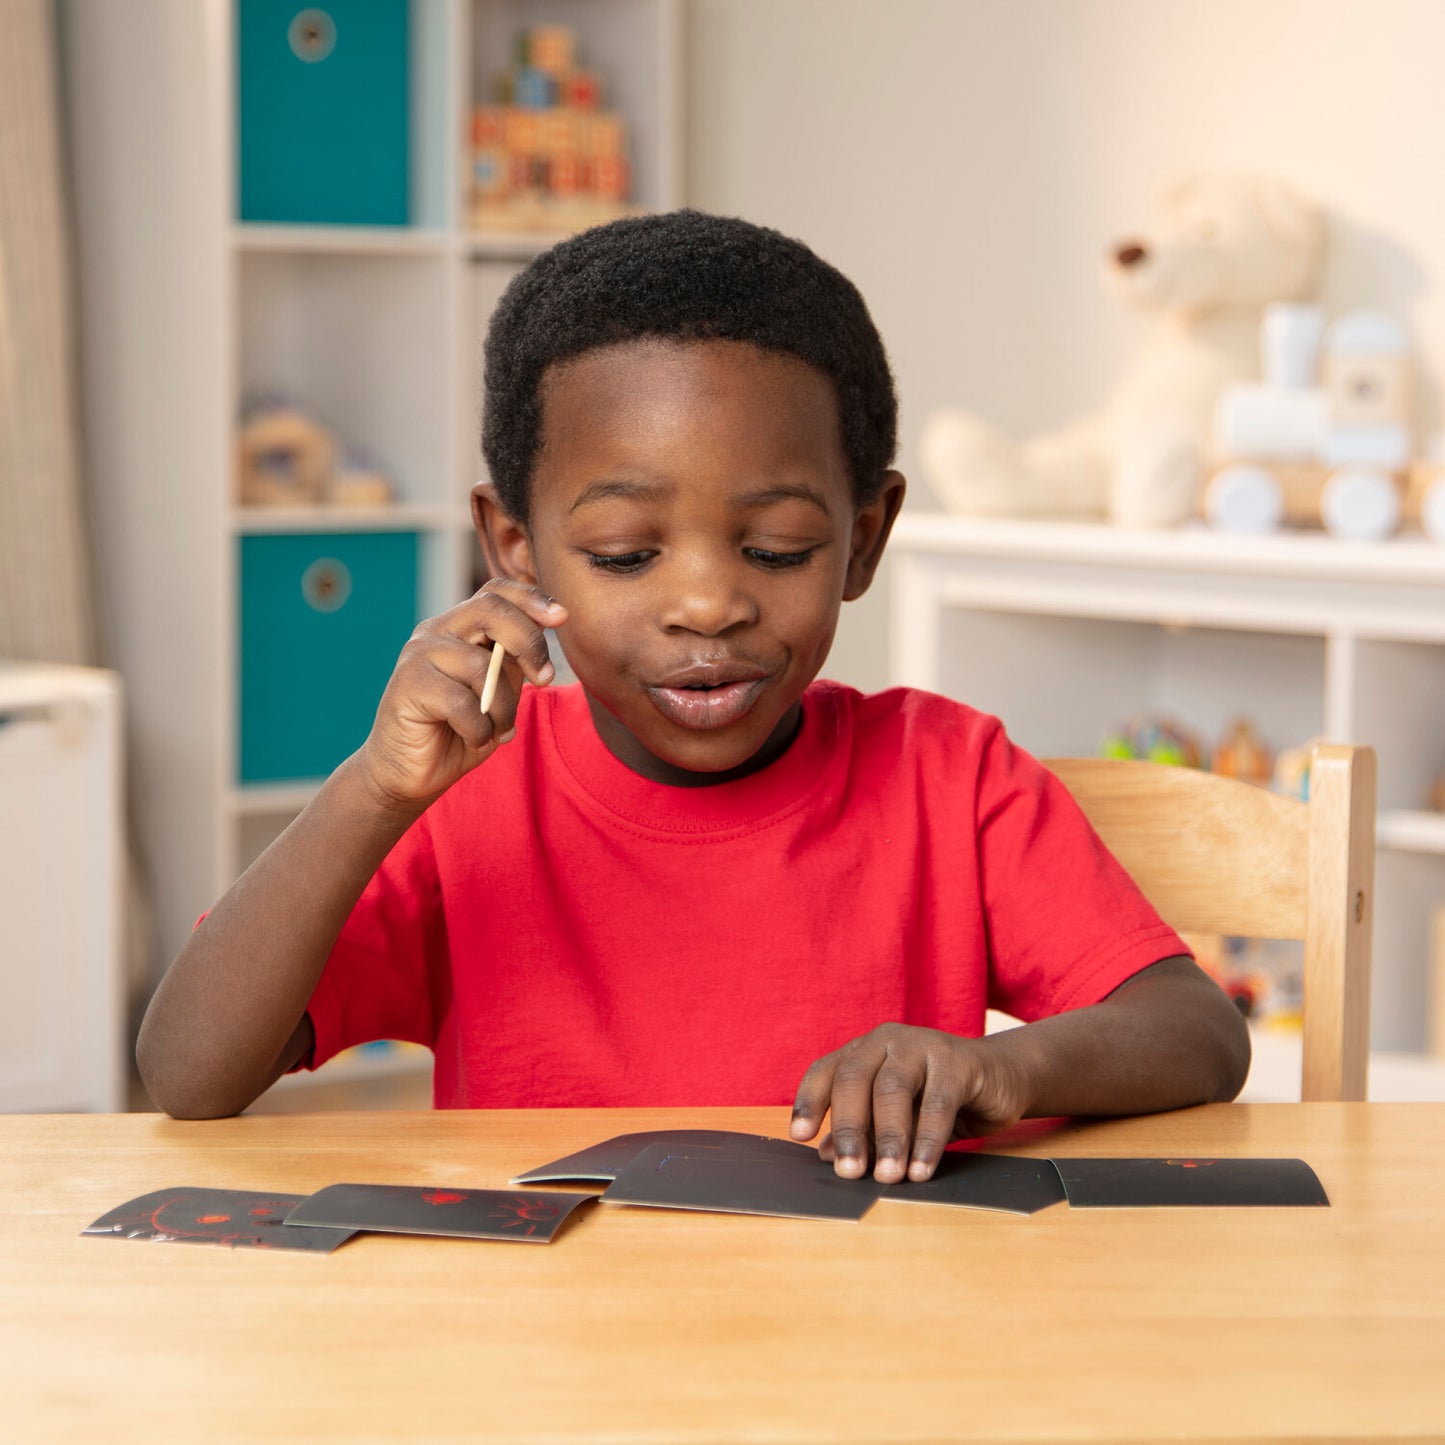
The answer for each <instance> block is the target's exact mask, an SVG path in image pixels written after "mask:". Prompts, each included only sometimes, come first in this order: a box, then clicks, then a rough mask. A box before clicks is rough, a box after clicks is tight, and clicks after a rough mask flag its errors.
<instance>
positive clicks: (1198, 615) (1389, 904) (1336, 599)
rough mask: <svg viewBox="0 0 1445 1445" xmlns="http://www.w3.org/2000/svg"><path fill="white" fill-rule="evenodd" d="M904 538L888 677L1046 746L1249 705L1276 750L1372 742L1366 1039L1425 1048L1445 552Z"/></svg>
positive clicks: (927, 518) (955, 535) (941, 521)
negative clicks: (1373, 831) (994, 718)
mask: <svg viewBox="0 0 1445 1445" xmlns="http://www.w3.org/2000/svg"><path fill="white" fill-rule="evenodd" d="M889 552H890V557H891V568H892V572H891V576H892V603H893V607H892V624H891V626H892V647H891V649H890V657H891V661H892V668H893V680H894V681H895V682H898V683H906V684H909V685H911V686H916V687H925V688H930V689H933V690H936V691H939V692H943V693H947V694H949V695H950V696H955V697H959V698H961V699H963V700H965V701H967V702H969V703H970V704H972V705H973V706H975V707H979V708H982V709H984V710H985V711H988V712H992V713H996V714H997V715H998V716H1000V717H1001V718H1003V720H1004V722H1005V724H1006V725H1007V727H1008V729H1009V732H1010V734H1011V735H1012V736H1013V737H1014V738H1015V739H1016V740H1017V741H1018V742H1020V743H1021V744H1022V745H1023V746H1025V747H1027V748H1028V749H1029V750H1030V751H1031V752H1034V753H1036V754H1039V755H1044V756H1049V755H1052V756H1067V755H1073V754H1089V753H1093V752H1094V751H1095V750H1096V749H1097V747H1098V745H1099V743H1100V741H1101V740H1102V739H1103V738H1104V737H1105V736H1106V735H1107V734H1108V733H1110V732H1112V731H1115V730H1116V729H1117V728H1119V727H1120V726H1121V724H1123V723H1124V722H1126V721H1127V720H1128V719H1129V718H1130V717H1131V716H1134V715H1137V714H1141V713H1150V714H1156V715H1160V714H1162V715H1166V716H1173V717H1176V718H1178V719H1179V720H1180V721H1181V722H1183V723H1185V724H1186V725H1187V726H1189V727H1191V728H1192V729H1194V730H1195V731H1196V732H1198V733H1199V734H1200V735H1201V736H1202V737H1203V738H1205V739H1206V740H1208V741H1209V742H1211V743H1212V742H1213V741H1214V740H1216V739H1217V738H1219V737H1220V736H1221V735H1222V734H1223V732H1224V730H1225V729H1226V727H1227V726H1228V725H1229V724H1230V723H1231V722H1232V721H1233V720H1235V719H1236V718H1239V717H1247V718H1249V719H1250V720H1251V721H1252V722H1253V723H1254V725H1255V727H1256V728H1257V729H1258V731H1259V732H1260V734H1261V735H1262V736H1263V737H1264V738H1265V740H1266V741H1267V742H1269V743H1270V744H1271V745H1272V746H1273V747H1275V748H1279V747H1288V746H1295V745H1297V744H1299V743H1302V742H1305V741H1306V740H1308V739H1310V738H1314V737H1328V738H1330V739H1332V740H1335V741H1340V742H1362V743H1369V744H1371V745H1372V746H1373V747H1375V748H1376V749H1377V751H1378V754H1379V762H1380V793H1379V797H1380V814H1379V823H1378V833H1377V842H1378V850H1379V851H1378V862H1377V868H1376V894H1377V906H1376V910H1375V916H1376V937H1375V965H1374V998H1373V1008H1372V1045H1373V1047H1374V1048H1376V1049H1378V1050H1381V1051H1383V1052H1386V1053H1390V1054H1405V1055H1411V1056H1420V1055H1422V1054H1423V1053H1424V1051H1425V1049H1426V1043H1427V1041H1426V1017H1427V1009H1426V1002H1427V1000H1428V998H1429V991H1430V989H1431V987H1432V986H1433V985H1432V981H1431V979H1430V949H1431V940H1430V928H1431V918H1432V916H1433V914H1434V912H1435V911H1436V910H1437V909H1439V908H1440V907H1441V906H1442V905H1445V815H1442V814H1439V813H1432V812H1430V811H1428V810H1427V807H1426V799H1427V797H1428V794H1429V790H1430V786H1431V783H1432V781H1433V780H1434V778H1435V777H1437V776H1438V775H1439V774H1440V773H1441V772H1442V770H1445V547H1442V546H1439V545H1438V544H1436V543H1433V542H1430V541H1427V540H1424V539H1422V538H1419V537H1405V538H1400V539H1396V540H1394V541H1390V542H1383V543H1378V544H1351V543H1345V542H1340V541H1337V540H1335V539H1334V538H1331V537H1327V536H1324V535H1323V534H1321V535H1309V534H1293V535H1279V536H1273V537H1263V538H1261V537H1230V536H1224V535H1221V534H1218V533H1215V532H1211V531H1207V530H1203V529H1190V528H1186V529H1181V530H1178V531H1172V532H1146V531H1129V530H1125V529H1120V528H1114V527H1108V526H1103V525H1088V524H1052V523H1039V522H1011V521H1007V522H1006V521H977V520H972V519H965V518H957V517H948V516H941V515H930V514H919V513H914V514H910V515H907V516H904V517H903V518H901V519H900V521H899V524H898V526H897V527H896V528H895V530H894V533H893V539H892V541H891V542H890V544H889ZM1439 1069H1440V1075H1441V1078H1442V1079H1445V1061H1441V1063H1440V1065H1439ZM1397 1072H1398V1071H1397Z"/></svg>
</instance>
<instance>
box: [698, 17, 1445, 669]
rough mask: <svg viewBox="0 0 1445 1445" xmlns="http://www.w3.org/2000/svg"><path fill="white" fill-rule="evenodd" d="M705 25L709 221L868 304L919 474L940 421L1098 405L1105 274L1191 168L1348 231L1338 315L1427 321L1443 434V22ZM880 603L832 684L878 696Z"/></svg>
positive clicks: (847, 645)
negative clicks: (1316, 207) (1221, 170)
mask: <svg viewBox="0 0 1445 1445" xmlns="http://www.w3.org/2000/svg"><path fill="white" fill-rule="evenodd" d="M689 21H690V25H689V42H688V46H689V56H688V71H687V84H688V90H689V116H688V123H689V157H688V161H689V165H688V174H689V196H690V200H691V202H692V203H693V204H695V205H699V206H702V207H704V208H706V209H709V210H717V211H723V212H729V213H733V214H738V215H744V216H747V217H749V218H750V219H753V220H756V221H760V222H764V223H766V224H769V225H774V226H777V227H779V228H781V229H782V230H785V231H788V232H790V233H792V234H795V235H797V236H800V237H802V238H803V239H804V240H806V241H808V242H809V244H811V245H812V246H813V247H814V248H815V249H816V250H818V251H819V252H821V253H822V254H823V255H824V256H826V257H827V258H828V259H829V260H831V261H833V262H834V263H836V264H837V265H838V266H840V267H841V268H842V269H843V270H844V271H846V272H847V273H848V274H849V275H850V276H851V277H852V278H853V279H854V280H855V281H856V282H857V283H858V285H859V286H860V287H861V289H862V291H863V293H864V295H865V296H866V297H867V298H868V300H869V303H870V305H871V306H872V308H873V313H874V316H875V319H876V320H877V322H878V324H879V327H880V329H881V330H882V332H883V336H884V340H885V341H886V342H887V343H888V347H889V350H890V353H891V355H892V358H893V362H894V367H895V370H896V372H897V375H898V382H899V389H900V393H901V396H902V403H903V415H902V429H901V435H902V464H903V466H904V468H905V470H910V473H911V468H912V458H913V448H914V442H915V439H916V437H917V433H918V427H919V424H920V421H921V419H922V418H923V417H924V416H925V415H926V414H927V412H928V411H929V410H930V409H931V408H932V407H934V406H938V405H940V404H944V403H959V404H963V405H967V406H970V407H972V408H974V409H976V410H978V411H980V412H982V413H984V414H985V415H987V416H989V417H991V418H993V419H994V420H996V421H998V422H1000V423H1002V424H1004V425H1006V426H1008V427H1010V428H1015V429H1027V428H1032V427H1042V426H1047V425H1049V424H1050V423H1051V422H1053V421H1054V420H1056V419H1059V418H1062V417H1063V416H1065V415H1067V414H1068V413H1069V412H1071V411H1073V410H1077V409H1080V408H1084V407H1087V406H1089V405H1090V404H1091V403H1092V402H1093V401H1094V400H1095V399H1096V398H1097V396H1098V395H1099V393H1100V390H1101V388H1102V386H1103V385H1104V384H1105V383H1106V381H1107V377H1108V375H1109V372H1110V369H1111V368H1112V367H1113V366H1114V365H1115V364H1116V363H1117V361H1118V360H1119V358H1121V357H1122V356H1123V355H1124V354H1125V353H1126V350H1127V348H1128V346H1129V343H1130V338H1131V323H1130V321H1129V320H1128V318H1126V317H1124V316H1122V315H1120V314H1119V313H1118V312H1117V311H1116V309H1115V308H1114V306H1113V305H1112V303H1111V302H1110V301H1109V300H1108V299H1107V298H1106V297H1105V296H1104V294H1103V293H1102V291H1101V288H1100V286H1099V284H1098V268H1097V258H1098V256H1099V255H1100V254H1101V251H1102V249H1103V247H1104V246H1105V244H1106V243H1107V242H1108V241H1109V239H1110V238H1111V237H1114V236H1116V235H1118V234H1120V233H1121V232H1123V231H1126V230H1128V229H1130V228H1131V226H1132V225H1133V223H1134V222H1135V221H1137V220H1139V219H1141V218H1142V216H1143V214H1144V212H1145V207H1146V205H1147V202H1148V198H1149V196H1150V194H1151V191H1152V190H1153V188H1154V186H1155V185H1156V184H1157V183H1158V182H1159V181H1160V180H1161V179H1163V178H1165V177H1167V176H1169V175H1171V174H1173V173H1175V172H1177V171H1179V170H1181V169H1190V168H1194V167H1197V166H1207V167H1229V168H1242V167H1249V168H1255V169H1261V170H1270V171H1273V172H1276V173H1278V174H1281V175H1284V176H1287V177H1289V178H1291V179H1293V180H1294V181H1295V182H1296V183H1297V184H1298V185H1299V186H1300V187H1301V189H1303V190H1306V191H1308V192H1309V193H1310V194H1312V195H1314V196H1315V197H1317V198H1318V199H1319V200H1321V201H1322V202H1324V203H1325V204H1326V205H1327V206H1328V208H1329V210H1330V212H1331V217H1332V238H1333V244H1334V259H1333V262H1332V267H1331V272H1330V276H1329V280H1328V285H1327V298H1326V299H1327V300H1328V301H1329V302H1330V303H1331V304H1332V305H1336V306H1339V305H1353V304H1361V303H1364V302H1370V303H1373V304H1382V305H1385V306H1388V307H1390V308H1392V309H1394V310H1396V311H1397V312H1398V313H1399V314H1400V315H1402V316H1403V317H1404V318H1405V319H1406V320H1407V321H1408V322H1409V323H1410V325H1411V326H1412V327H1413V329H1414V331H1415V334H1416V338H1417V340H1418V342H1419V343H1420V346H1421V349H1422V352H1423V357H1424V362H1425V366H1426V373H1427V376H1428V377H1429V379H1430V380H1429V387H1428V390H1427V394H1426V396H1425V398H1424V403H1425V411H1426V415H1427V418H1428V419H1429V421H1430V422H1431V423H1432V424H1434V425H1439V421H1440V414H1441V408H1440V406H1439V403H1438V400H1437V398H1436V397H1435V395H1434V387H1435V385H1436V384H1437V383H1438V378H1439V377H1440V376H1441V375H1442V374H1445V365H1442V362H1445V299H1442V296H1441V293H1440V290H1439V286H1438V282H1437V278H1439V277H1441V276H1442V275H1445V0H692V3H691V5H690V8H689ZM910 481H911V482H912V484H913V488H914V492H913V505H915V506H920V505H921V506H932V505H933V503H932V501H931V499H929V498H928V496H927V489H926V486H925V485H924V483H923V482H922V480H921V478H918V477H916V476H914V475H911V474H910ZM885 580H886V579H885ZM883 593H884V589H883V588H880V589H879V590H878V592H876V593H875V595H873V596H871V597H869V598H866V599H864V601H862V602H860V603H856V604H853V606H852V607H851V608H850V609H849V610H848V611H846V612H845V618H844V624H843V627H842V630H841V631H840V635H839V640H838V645H837V647H836V649H835V652H834V656H833V659H832V662H831V663H830V667H829V671H830V672H831V673H832V675H834V676H837V677H840V678H842V679H844V680H846V681H849V682H854V683H856V684H858V685H860V686H864V687H876V686H880V685H881V684H882V683H883V681H884V678H885V675H886V667H885V660H884V655H883V647H884V637H885V623H886V597H885V596H884V595H883Z"/></svg>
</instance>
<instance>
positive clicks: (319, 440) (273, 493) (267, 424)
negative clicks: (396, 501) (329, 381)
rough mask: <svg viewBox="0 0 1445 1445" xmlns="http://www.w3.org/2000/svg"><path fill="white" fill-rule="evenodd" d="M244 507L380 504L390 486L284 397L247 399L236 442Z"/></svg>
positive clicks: (369, 461)
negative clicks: (339, 445) (249, 402)
mask: <svg viewBox="0 0 1445 1445" xmlns="http://www.w3.org/2000/svg"><path fill="white" fill-rule="evenodd" d="M236 453H237V456H236V476H237V492H238V495H239V498H240V502H241V505H242V506H243V507H317V506H333V507H384V506H387V505H389V504H390V502H391V500H392V484H391V481H390V479H389V478H388V477H387V476H386V474H385V473H384V472H383V471H381V469H380V468H379V467H377V466H376V465H375V463H374V462H373V461H372V459H371V458H370V457H369V456H367V455H366V454H365V453H364V452H362V451H359V450H357V449H355V448H346V449H342V448H340V447H338V445H337V442H336V438H335V437H334V436H333V435H332V434H331V432H330V431H329V430H328V429H327V428H326V427H324V426H322V425H321V423H320V422H318V421H316V420H315V418H314V417H311V416H308V415H307V414H306V413H305V412H304V411H302V410H301V408H300V407H298V406H297V405H296V404H295V403H294V402H292V401H291V400H290V399H289V398H287V397H284V396H280V395H267V396H263V397H260V398H258V399H257V400H256V401H254V402H252V403H251V404H250V405H249V406H248V407H247V408H246V411H245V414H244V415H243V417H242V421H241V430H240V435H239V437H238V439H237V445H236Z"/></svg>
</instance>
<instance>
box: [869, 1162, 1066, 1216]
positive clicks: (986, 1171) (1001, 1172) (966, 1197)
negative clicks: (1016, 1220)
mask: <svg viewBox="0 0 1445 1445" xmlns="http://www.w3.org/2000/svg"><path fill="white" fill-rule="evenodd" d="M883 1197H884V1198H885V1199H898V1200H902V1201H903V1202H904V1203H905V1204H952V1205H955V1206H957V1207H960V1208H963V1209H996V1210H1002V1211H1003V1212H1005V1213H1007V1214H1037V1213H1038V1211H1039V1210H1041V1209H1047V1208H1049V1206H1050V1205H1053V1204H1062V1203H1063V1202H1064V1186H1063V1182H1062V1181H1061V1180H1060V1178H1059V1171H1058V1170H1057V1169H1056V1168H1055V1167H1054V1163H1053V1160H1051V1159H1027V1158H1016V1157H1015V1156H1013V1155H1011V1154H970V1153H954V1154H945V1155H944V1156H943V1158H942V1159H940V1160H939V1161H938V1168H937V1169H935V1170H934V1171H933V1178H932V1179H926V1180H924V1181H923V1182H922V1183H918V1182H916V1181H914V1180H904V1181H902V1182H900V1183H898V1184H890V1185H889V1186H888V1192H887V1193H886V1194H885V1195H884V1196H883Z"/></svg>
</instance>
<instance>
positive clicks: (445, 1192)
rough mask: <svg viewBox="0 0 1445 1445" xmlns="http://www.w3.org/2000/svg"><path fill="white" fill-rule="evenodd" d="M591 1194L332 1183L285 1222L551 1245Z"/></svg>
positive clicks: (302, 1205) (291, 1214) (309, 1199)
mask: <svg viewBox="0 0 1445 1445" xmlns="http://www.w3.org/2000/svg"><path fill="white" fill-rule="evenodd" d="M594 1197H595V1196H594V1195H591V1194H563V1193H560V1192H557V1193H553V1192H549V1193H527V1192H525V1191H522V1190H516V1189H437V1188H429V1189H421V1188H417V1187H416V1186H415V1185H407V1184H331V1185H328V1186H327V1187H326V1188H325V1189H319V1190H317V1192H316V1193H315V1194H313V1195H311V1196H310V1197H309V1198H308V1199H306V1200H303V1201H302V1202H301V1203H299V1204H298V1205H297V1207H296V1208H295V1209H293V1210H292V1211H291V1213H290V1214H289V1215H288V1216H287V1220H286V1224H287V1227H288V1228H290V1227H291V1226H292V1225H325V1226H327V1227H329V1228H333V1229H368V1230H378V1231H380V1232H381V1233H384V1234H447V1235H458V1236H461V1237H464V1238H467V1239H515V1240H521V1241H522V1242H524V1243H527V1244H550V1243H551V1242H552V1237H553V1236H554V1235H555V1234H556V1233H557V1231H558V1230H559V1229H560V1228H561V1227H562V1225H563V1223H564V1222H565V1221H566V1219H567V1217H568V1215H570V1214H571V1213H572V1211H573V1210H574V1209H576V1208H577V1206H578V1205H580V1204H586V1203H587V1202H588V1200H590V1199H592V1198H594Z"/></svg>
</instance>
